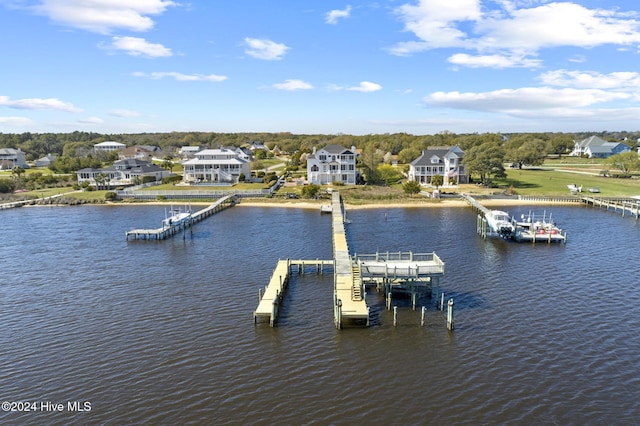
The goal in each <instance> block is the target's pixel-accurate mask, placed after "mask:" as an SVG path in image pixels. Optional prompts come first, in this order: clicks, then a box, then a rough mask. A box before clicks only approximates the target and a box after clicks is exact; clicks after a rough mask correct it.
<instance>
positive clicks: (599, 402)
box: [0, 206, 640, 425]
mask: <svg viewBox="0 0 640 426" xmlns="http://www.w3.org/2000/svg"><path fill="white" fill-rule="evenodd" d="M542 209H546V210H547V214H548V213H549V212H551V213H552V214H553V217H554V218H555V219H556V221H557V222H558V224H559V225H560V226H561V227H562V228H564V229H565V230H566V231H567V232H568V241H567V244H566V245H562V244H552V245H547V244H537V245H532V244H527V243H521V244H518V243H511V242H505V241H502V240H488V241H485V240H482V239H481V238H479V237H477V235H476V233H475V226H476V219H475V213H474V212H473V211H472V210H471V209H470V208H411V209H400V208H388V209H371V210H368V209H367V210H352V211H349V212H348V217H349V219H350V220H351V223H350V224H349V225H347V234H348V239H349V242H350V246H351V248H352V250H353V251H354V252H357V253H374V252H376V251H413V252H432V251H435V252H436V253H437V254H438V256H440V258H442V260H443V261H444V262H445V264H446V272H445V276H444V278H443V279H442V280H441V287H442V290H443V291H444V292H445V293H446V298H447V299H449V298H453V299H454V302H455V330H454V331H453V332H450V331H448V330H447V328H446V317H445V313H443V312H440V311H438V310H437V309H436V306H435V301H431V300H429V299H424V300H423V299H421V300H419V304H420V305H425V306H427V315H426V324H425V325H424V326H423V327H421V326H420V313H419V310H416V311H412V310H411V308H410V306H409V301H408V300H402V299H399V300H398V301H397V302H396V303H398V306H399V313H398V325H397V326H396V327H394V326H393V321H392V314H391V313H390V312H389V311H386V310H385V307H384V303H383V300H382V297H380V296H378V294H377V293H375V292H369V293H368V294H367V301H368V304H369V305H370V306H371V309H372V326H371V327H369V328H346V329H343V330H340V331H338V330H336V329H335V328H334V325H333V312H332V283H333V280H332V276H331V274H325V275H316V274H315V273H307V274H305V275H304V276H295V277H293V279H292V281H291V284H290V287H289V290H288V292H287V294H286V296H285V299H284V309H283V311H282V314H281V317H280V321H279V326H278V327H276V328H271V327H269V326H268V324H264V323H260V324H258V325H257V326H256V325H254V323H253V319H252V312H253V310H254V309H255V308H256V306H257V303H258V289H259V288H261V287H264V286H265V285H266V284H267V282H268V280H269V278H270V275H271V272H272V270H273V268H274V267H275V265H276V262H277V260H278V259H285V258H292V259H301V258H307V259H315V258H320V259H330V258H331V257H332V251H331V250H332V248H331V247H332V245H331V220H330V218H329V216H326V215H320V214H319V212H318V211H316V210H303V209H287V208H278V207H247V206H237V207H233V208H231V209H227V210H225V211H223V212H221V213H219V214H217V215H214V216H212V217H210V218H209V219H207V220H205V221H203V222H200V223H198V224H197V225H196V226H195V227H194V228H193V232H192V233H191V232H188V233H187V234H186V235H184V236H183V235H182V234H180V235H178V236H176V237H174V238H172V239H170V240H165V241H160V242H156V241H129V242H127V241H125V232H126V231H127V230H130V229H133V228H155V227H159V226H160V222H161V220H162V218H164V208H163V207H159V206H128V207H109V206H82V207H35V208H22V209H14V210H8V211H3V212H1V214H0V217H1V220H2V228H1V229H2V236H1V241H0V259H2V274H1V275H0V303H1V308H0V309H1V311H0V326H1V327H2V333H0V398H1V399H2V401H8V402H15V404H13V408H16V409H17V408H20V409H23V410H25V409H27V408H30V409H31V410H32V411H30V412H11V411H10V412H0V423H2V424H54V425H55V424H60V425H62V424H107V425H109V424H113V425H120V424H265V425H268V424H296V425H298V424H300V425H303V424H304V425H314V424H319V425H325V424H344V425H353V424H365V423H366V424H398V425H400V424H403V425H404V424H438V425H439V424H474V425H475V424H489V425H492V424H539V425H545V424H549V425H552V424H562V425H568V424H576V425H583V424H594V425H604V424H611V425H617V424H620V425H627V424H637V422H638V421H639V420H638V419H639V418H640V406H639V405H638V401H640V374H639V372H640V334H639V332H638V331H639V330H640V280H639V279H638V276H639V269H640V267H639V264H638V249H639V245H638V241H640V238H639V235H640V222H636V221H635V220H634V219H633V218H629V217H627V218H622V217H620V215H619V214H614V213H612V212H606V211H601V210H591V209H589V208H587V207H560V206H553V207H549V206H547V207H542V208H540V209H537V210H536V211H538V212H540V211H541V210H542ZM528 211H529V207H522V208H511V212H512V213H515V214H518V215H519V214H520V213H527V212H528ZM17 402H27V403H30V406H29V407H27V405H28V404H27V405H25V404H17ZM85 402H86V403H88V405H87V404H84V403H85ZM57 404H62V405H60V406H59V405H57ZM74 404H76V405H74ZM3 408H4V405H3ZM80 408H82V409H83V411H80ZM57 409H60V410H57ZM34 410H35V411H34Z"/></svg>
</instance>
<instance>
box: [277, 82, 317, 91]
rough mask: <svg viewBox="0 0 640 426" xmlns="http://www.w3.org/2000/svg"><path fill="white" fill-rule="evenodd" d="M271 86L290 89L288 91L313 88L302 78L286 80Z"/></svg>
mask: <svg viewBox="0 0 640 426" xmlns="http://www.w3.org/2000/svg"><path fill="white" fill-rule="evenodd" d="M273 87H274V88H276V89H279V90H290V91H293V90H309V89H313V86H312V85H311V84H309V83H307V82H306V81H302V80H286V81H285V82H284V83H277V84H274V85H273Z"/></svg>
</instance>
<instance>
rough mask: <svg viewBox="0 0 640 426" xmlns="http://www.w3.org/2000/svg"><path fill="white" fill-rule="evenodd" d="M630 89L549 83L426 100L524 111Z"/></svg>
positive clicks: (611, 96)
mask: <svg viewBox="0 0 640 426" xmlns="http://www.w3.org/2000/svg"><path fill="white" fill-rule="evenodd" d="M631 98H632V96H631V95H630V94H627V93H618V92H608V91H604V90H598V89H583V90H579V89H572V88H564V89H554V88H549V87H523V88H520V89H501V90H495V91H491V92H480V93H474V92H467V93H461V92H435V93H432V94H430V95H429V96H427V97H426V98H425V99H424V100H425V102H426V103H427V104H428V105H430V106H436V107H447V108H455V109H465V110H473V111H484V112H504V113H516V112H518V113H520V112H524V111H526V110H544V109H554V108H581V107H588V106H591V105H594V104H597V103H602V102H609V101H614V100H628V99H631Z"/></svg>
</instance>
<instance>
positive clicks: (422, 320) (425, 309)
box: [420, 306, 427, 327]
mask: <svg viewBox="0 0 640 426" xmlns="http://www.w3.org/2000/svg"><path fill="white" fill-rule="evenodd" d="M426 312H427V307H426V306H423V307H422V313H421V314H420V326H421V327H424V317H425V313H426Z"/></svg>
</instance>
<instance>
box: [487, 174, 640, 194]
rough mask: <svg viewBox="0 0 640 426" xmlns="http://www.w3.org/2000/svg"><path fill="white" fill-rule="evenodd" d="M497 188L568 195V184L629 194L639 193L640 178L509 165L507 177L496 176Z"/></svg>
mask: <svg viewBox="0 0 640 426" xmlns="http://www.w3.org/2000/svg"><path fill="white" fill-rule="evenodd" d="M495 183H496V184H497V185H498V188H500V189H502V190H507V189H508V188H509V187H513V191H514V193H516V194H518V195H561V196H566V195H569V194H570V193H569V189H568V188H567V185H571V184H575V185H577V186H582V190H583V192H584V193H588V192H587V189H588V188H599V189H600V193H599V194H598V196H603V197H628V196H631V195H640V180H639V179H614V178H605V177H602V176H598V175H591V174H584V173H569V172H564V171H560V170H549V169H523V170H519V169H507V178H506V179H497V180H496V181H495Z"/></svg>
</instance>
